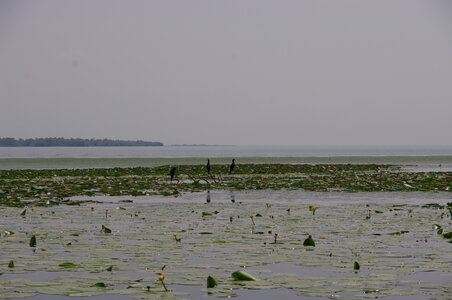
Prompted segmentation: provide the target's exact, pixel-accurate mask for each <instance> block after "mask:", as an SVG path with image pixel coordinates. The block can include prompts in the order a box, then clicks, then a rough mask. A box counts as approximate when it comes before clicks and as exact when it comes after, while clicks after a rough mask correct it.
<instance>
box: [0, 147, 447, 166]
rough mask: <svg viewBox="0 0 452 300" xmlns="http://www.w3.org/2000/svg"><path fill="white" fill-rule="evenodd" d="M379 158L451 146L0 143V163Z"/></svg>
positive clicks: (440, 154)
mask: <svg viewBox="0 0 452 300" xmlns="http://www.w3.org/2000/svg"><path fill="white" fill-rule="evenodd" d="M232 157H234V158H237V160H238V162H239V163H312V164H316V163H331V164H334V163H339V164H340V163H378V164H397V165H404V166H406V168H408V169H410V168H411V169H415V170H423V171H438V170H442V171H451V170H452V146H328V147H327V146H316V147H314V146H193V147H175V146H163V147H0V169H30V168H31V169H44V168H111V167H140V166H142V167H149V166H156V165H162V164H176V165H178V164H202V163H205V160H206V158H210V159H211V161H212V163H217V164H220V163H221V164H223V163H229V162H230V159H231V158H232Z"/></svg>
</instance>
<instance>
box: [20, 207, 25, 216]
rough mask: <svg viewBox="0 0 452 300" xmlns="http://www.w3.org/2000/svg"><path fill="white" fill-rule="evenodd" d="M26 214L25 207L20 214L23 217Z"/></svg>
mask: <svg viewBox="0 0 452 300" xmlns="http://www.w3.org/2000/svg"><path fill="white" fill-rule="evenodd" d="M26 214H27V209H24V210H23V211H22V212H21V213H20V215H21V216H22V217H24V216H25V215H26Z"/></svg>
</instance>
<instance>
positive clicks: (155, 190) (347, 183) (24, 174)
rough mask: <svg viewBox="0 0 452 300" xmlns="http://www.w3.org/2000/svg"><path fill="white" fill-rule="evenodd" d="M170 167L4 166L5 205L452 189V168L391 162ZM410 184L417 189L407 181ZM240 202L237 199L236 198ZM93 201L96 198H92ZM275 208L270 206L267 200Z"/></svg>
mask: <svg viewBox="0 0 452 300" xmlns="http://www.w3.org/2000/svg"><path fill="white" fill-rule="evenodd" d="M169 170H170V166H160V167H154V168H111V169H73V170H72V169H71V170H70V169H62V170H1V171H0V204H1V205H4V206H19V207H25V206H26V205H30V204H33V206H46V205H49V206H54V205H59V204H65V205H80V204H83V203H85V202H89V201H90V200H85V201H74V200H71V199H70V197H72V196H96V195H110V196H120V195H131V196H144V195H164V196H175V197H178V196H180V195H181V193H184V192H197V191H208V190H215V189H229V190H259V189H272V190H282V189H304V190H308V191H343V192H359V191H369V192H370V191H447V192H451V191H452V189H450V188H449V187H450V186H452V182H451V181H452V180H451V178H452V175H451V173H452V172H436V173H435V172H417V173H410V172H400V170H399V169H398V167H397V166H391V165H374V164H369V165H351V164H344V165H340V164H337V165H284V164H243V165H242V164H241V165H240V168H237V169H236V170H235V172H234V175H228V174H227V173H228V166H227V165H218V166H216V172H218V174H217V176H219V178H221V180H220V179H218V180H213V179H212V175H211V176H208V175H206V174H205V169H204V166H203V165H181V166H179V167H178V179H179V181H178V182H173V183H171V182H170V181H169V180H168V178H167V176H168V175H167V174H168V173H169ZM407 183H409V185H410V186H411V187H407V186H406V185H404V184H407ZM234 201H235V200H234ZM91 202H92V201H91ZM266 205H267V207H270V206H271V205H270V204H266Z"/></svg>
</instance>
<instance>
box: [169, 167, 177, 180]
mask: <svg viewBox="0 0 452 300" xmlns="http://www.w3.org/2000/svg"><path fill="white" fill-rule="evenodd" d="M169 174H170V177H171V182H173V179H174V176H176V167H172V168H171V169H170V172H169Z"/></svg>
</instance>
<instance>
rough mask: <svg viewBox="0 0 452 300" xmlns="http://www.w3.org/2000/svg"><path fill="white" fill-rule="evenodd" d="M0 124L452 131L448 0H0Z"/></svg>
mask: <svg viewBox="0 0 452 300" xmlns="http://www.w3.org/2000/svg"><path fill="white" fill-rule="evenodd" d="M0 104H1V110H0V136H3V137H5V136H12V137H22V138H28V137H54V136H63V137H82V138H104V137H106V138H119V139H143V140H156V141H162V142H164V143H166V144H172V143H209V144H245V145H278V144H279V145H330V144H331V145H347V144H351V145H373V144H386V145H400V144H405V145H407V144H416V145H429V144H433V145H435V144H436V145H441V144H443V145H444V144H448V145H450V144H452V1H448V0H445V1H435V0H425V1H415V0H407V1H396V0H387V1H384V0H375V1H361V0H356V1H320V0H312V1H302V0H294V1H280V0H278V1H276V0H275V1H264V0H253V1H251V0H240V1H238V0H237V1H232V0H223V1H214V0H205V1H190V0H181V1H171V0H161V1H126V0H124V1H111V0H104V1H101V0H96V1H91V0H73V1H61V0H54V1H49V0H40V1H34V0H27V1H24V0H11V1H10V0H0Z"/></svg>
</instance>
